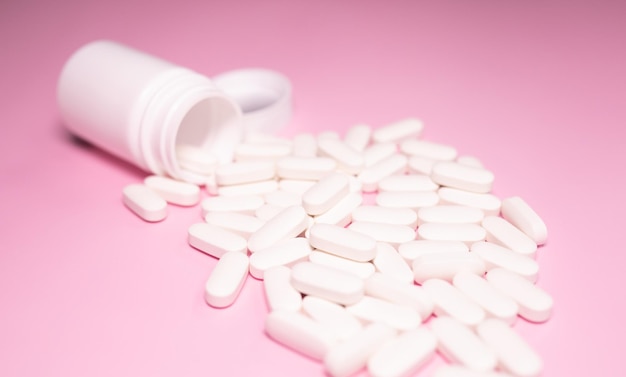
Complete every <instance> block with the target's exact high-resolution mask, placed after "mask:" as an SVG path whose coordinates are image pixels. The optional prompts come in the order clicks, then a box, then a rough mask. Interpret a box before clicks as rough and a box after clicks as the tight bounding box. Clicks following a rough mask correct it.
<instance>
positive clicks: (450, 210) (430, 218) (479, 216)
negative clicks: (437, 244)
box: [417, 204, 485, 225]
mask: <svg viewBox="0 0 626 377" xmlns="http://www.w3.org/2000/svg"><path fill="white" fill-rule="evenodd" d="M484 217H485V213H484V212H483V210H481V209H480V208H475V207H468V206H459V205H450V204H447V205H446V204H443V205H436V206H432V207H424V208H420V209H419V210H418V211H417V223H418V225H422V224H424V223H448V224H480V223H481V221H482V220H483V218H484Z"/></svg>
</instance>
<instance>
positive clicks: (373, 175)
mask: <svg viewBox="0 0 626 377" xmlns="http://www.w3.org/2000/svg"><path fill="white" fill-rule="evenodd" d="M406 164H407V158H406V156H403V155H401V154H393V155H391V156H389V157H387V158H385V159H384V160H381V161H379V162H377V163H375V164H374V165H372V166H370V167H367V168H365V169H363V170H362V171H361V173H359V175H358V177H357V178H358V179H359V181H361V183H362V184H363V186H362V190H363V191H364V192H374V191H376V190H377V189H378V183H379V182H380V181H381V180H382V179H383V178H385V177H388V176H390V175H394V174H404V172H405V171H406Z"/></svg>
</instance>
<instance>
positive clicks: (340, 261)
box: [308, 250, 376, 279]
mask: <svg viewBox="0 0 626 377" xmlns="http://www.w3.org/2000/svg"><path fill="white" fill-rule="evenodd" d="M308 259H309V261H311V262H313V263H317V264H321V265H323V266H326V267H332V268H334V269H337V270H341V271H344V272H348V273H350V274H352V275H354V276H357V277H358V278H360V279H367V278H368V277H369V276H371V275H372V274H373V273H374V272H376V267H374V265H373V264H372V263H370V262H357V261H355V260H352V259H347V258H343V257H339V256H337V255H334V254H330V253H327V252H325V251H319V250H313V251H312V252H311V254H310V255H309V257H308Z"/></svg>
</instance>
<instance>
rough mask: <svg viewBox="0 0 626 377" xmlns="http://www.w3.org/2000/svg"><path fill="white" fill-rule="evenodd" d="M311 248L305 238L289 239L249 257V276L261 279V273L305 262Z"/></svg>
mask: <svg viewBox="0 0 626 377" xmlns="http://www.w3.org/2000/svg"><path fill="white" fill-rule="evenodd" d="M309 254H311V246H310V245H309V241H308V240H307V239H306V238H300V237H298V238H289V239H286V240H284V241H282V242H279V243H277V244H274V245H272V246H270V247H268V248H266V249H261V250H258V251H257V252H255V253H253V254H252V255H250V275H252V276H254V277H255V278H257V279H263V273H264V272H265V271H267V270H268V269H270V268H272V267H276V266H289V265H292V264H294V263H297V262H300V261H304V260H307V258H308V257H309Z"/></svg>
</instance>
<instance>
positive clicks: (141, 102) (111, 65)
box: [57, 41, 243, 183]
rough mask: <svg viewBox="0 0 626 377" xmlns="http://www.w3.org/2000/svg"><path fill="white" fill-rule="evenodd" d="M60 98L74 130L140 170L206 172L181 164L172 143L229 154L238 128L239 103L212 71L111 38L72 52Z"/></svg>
mask: <svg viewBox="0 0 626 377" xmlns="http://www.w3.org/2000/svg"><path fill="white" fill-rule="evenodd" d="M57 99H58V105H59V110H60V115H61V118H62V120H63V122H64V125H65V126H66V127H67V128H68V129H69V130H70V131H71V132H72V133H74V134H75V135H77V136H79V137H81V138H83V139H85V140H86V141H89V142H90V143H92V144H94V145H96V146H98V147H100V148H102V149H104V150H106V151H108V152H110V153H111V154H113V155H115V156H117V157H119V158H122V159H124V160H126V161H129V162H131V163H133V164H135V165H137V166H138V167H140V168H142V169H144V170H147V171H150V172H152V173H154V174H160V175H169V176H171V177H173V178H176V179H180V180H184V181H189V182H193V183H203V182H204V180H205V179H206V178H205V177H202V176H201V175H199V174H197V173H194V172H192V171H187V170H185V169H184V168H182V167H181V166H180V164H179V163H178V161H177V158H176V146H177V145H183V144H186V145H192V146H196V147H200V148H203V149H205V150H207V151H208V152H211V153H213V154H215V155H216V156H218V158H219V159H220V160H222V161H227V160H229V159H230V158H231V157H232V153H233V150H234V147H235V145H236V143H237V142H238V141H239V140H240V138H241V136H242V133H243V129H242V121H241V119H242V114H241V109H240V107H239V105H238V104H237V103H236V102H234V100H232V99H231V98H229V97H228V96H227V95H226V94H225V93H223V92H222V91H220V90H219V89H218V88H217V87H216V86H215V85H214V84H213V83H212V81H211V80H210V79H209V78H207V77H205V76H203V75H200V74H198V73H196V72H193V71H191V70H189V69H186V68H182V67H179V66H176V65H174V64H172V63H169V62H167V61H164V60H161V59H159V58H156V57H154V56H151V55H148V54H146V53H143V52H140V51H137V50H134V49H132V48H129V47H126V46H123V45H120V44H117V43H115V42H111V41H96V42H92V43H89V44H87V45H85V46H83V47H82V48H80V49H79V50H78V51H76V52H75V53H74V54H73V55H72V56H71V57H70V58H69V60H68V61H67V63H66V64H65V66H64V67H63V70H62V72H61V75H60V78H59V83H58V92H57Z"/></svg>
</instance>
